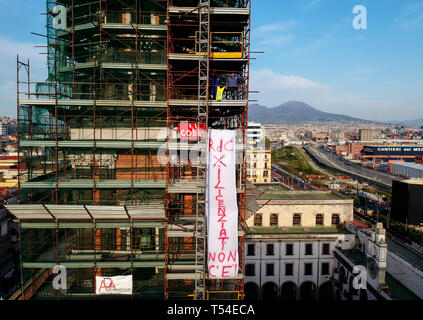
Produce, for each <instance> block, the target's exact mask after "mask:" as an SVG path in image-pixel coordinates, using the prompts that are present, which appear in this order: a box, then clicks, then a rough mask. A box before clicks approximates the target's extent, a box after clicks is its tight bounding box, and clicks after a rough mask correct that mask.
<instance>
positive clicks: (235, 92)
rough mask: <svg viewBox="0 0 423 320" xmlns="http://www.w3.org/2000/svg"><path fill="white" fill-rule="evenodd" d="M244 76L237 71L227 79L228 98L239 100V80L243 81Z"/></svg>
mask: <svg viewBox="0 0 423 320" xmlns="http://www.w3.org/2000/svg"><path fill="white" fill-rule="evenodd" d="M243 79H244V78H243V77H240V76H238V75H235V73H231V75H230V76H229V77H228V78H227V79H226V100H238V99H239V86H238V81H242V80H243Z"/></svg>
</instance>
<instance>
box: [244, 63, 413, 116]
mask: <svg viewBox="0 0 423 320" xmlns="http://www.w3.org/2000/svg"><path fill="white" fill-rule="evenodd" d="M250 89H251V90H252V91H259V92H260V93H259V94H254V95H252V97H251V98H252V99H257V100H258V103H260V104H262V105H265V106H267V107H275V106H278V105H280V104H282V103H284V102H286V101H289V100H297V101H302V102H305V103H307V104H309V105H311V106H313V107H315V108H317V109H319V110H321V111H325V112H331V113H337V114H346V115H349V116H352V117H358V118H362V119H370V120H375V121H387V120H392V119H395V118H397V119H407V118H410V119H411V118H413V117H421V115H420V116H419V114H418V113H417V112H419V111H418V110H419V105H420V103H419V102H418V101H411V102H410V101H408V102H407V101H399V100H398V99H388V98H387V97H384V99H380V98H377V97H366V96H362V95H360V94H358V93H355V92H346V91H341V90H337V89H336V88H334V87H333V86H331V85H329V84H326V83H322V82H318V81H313V80H310V79H307V78H305V77H301V76H296V75H283V74H278V73H275V72H274V71H272V70H270V69H262V70H253V71H252V72H251V85H250ZM407 108H409V109H408V110H407ZM420 109H421V107H420ZM413 112H416V113H414V114H413ZM407 113H408V115H407Z"/></svg>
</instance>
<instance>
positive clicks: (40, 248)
mask: <svg viewBox="0 0 423 320" xmlns="http://www.w3.org/2000/svg"><path fill="white" fill-rule="evenodd" d="M40 1H41V0H40ZM250 13H251V6H250V3H249V0H208V1H206V0H167V1H166V0H90V1H88V0H56V1H51V0H47V2H46V16H47V32H46V34H45V35H39V36H42V37H45V38H46V40H47V46H46V48H45V50H46V52H45V53H47V64H48V79H47V80H46V81H43V82H36V81H33V79H31V73H30V62H29V61H21V60H20V59H19V58H18V60H17V108H18V122H19V126H18V127H19V128H18V131H19V132H18V140H19V152H20V153H21V154H22V155H24V160H22V161H23V162H24V164H23V165H21V166H19V168H21V170H20V172H19V173H18V175H19V196H18V197H19V204H18V205H9V206H8V207H7V208H8V210H9V212H10V213H11V214H12V215H13V216H14V217H15V218H16V219H17V221H18V222H19V236H20V251H19V252H20V265H21V270H22V272H21V281H20V282H21V285H20V289H19V291H18V292H17V293H16V294H15V295H14V297H13V298H14V299H25V300H26V299H31V298H33V299H34V298H35V299H42V298H54V299H57V298H67V299H69V298H78V299H79V298H88V299H95V298H100V296H97V295H96V290H95V288H96V284H95V279H96V276H103V277H111V276H120V275H132V276H133V294H132V296H131V298H134V299H153V298H156V299H193V298H194V299H215V298H219V299H242V298H243V297H244V291H243V274H244V271H243V266H244V261H243V257H244V253H243V252H244V228H245V203H246V187H245V183H246V170H245V168H246V165H245V154H244V149H243V148H240V149H241V151H240V153H241V159H242V161H240V162H239V163H238V164H237V165H236V181H237V200H238V207H239V241H238V242H239V257H240V260H239V265H240V271H239V275H238V276H237V277H236V278H231V279H228V280H224V281H223V280H211V279H210V277H209V276H208V272H207V246H206V242H207V241H206V238H207V232H206V230H207V228H206V189H207V188H206V186H207V174H206V171H207V170H206V164H205V162H204V161H193V159H188V161H185V160H184V161H182V158H183V154H185V153H186V151H187V150H190V151H192V150H194V151H197V154H198V155H199V159H200V160H201V157H204V158H205V152H201V151H202V150H203V151H204V150H205V148H206V147H207V143H206V142H207V141H206V140H207V139H202V138H201V137H200V136H201V134H200V131H201V130H203V129H205V128H207V129H210V128H213V129H231V130H237V132H239V134H238V136H237V137H238V141H237V143H238V145H239V146H241V147H242V146H243V145H245V139H246V126H247V111H248V83H249V56H250ZM230 77H231V78H232V79H233V78H235V79H236V81H237V84H236V87H235V86H234V87H232V88H231V87H228V83H229V82H230V81H229V80H230V79H228V78H230ZM228 81H229V82H228ZM218 82H219V83H220V86H221V87H223V86H225V85H226V91H227V92H226V93H224V97H223V99H220V98H216V89H217V87H218ZM222 84H223V85H222ZM219 88H220V87H219ZM184 126H187V127H188V128H190V130H191V131H190V132H191V134H193V133H194V136H196V138H192V137H190V138H189V139H187V138H186V137H184V135H183V134H182V132H183V130H181V127H184ZM195 132H197V134H195ZM190 154H191V153H190ZM160 155H161V156H160ZM163 159H164V160H163ZM169 160H171V161H169ZM56 265H62V266H65V267H66V269H67V287H66V289H61V290H55V289H54V288H53V286H52V281H53V278H54V276H55V274H53V268H54V266H56Z"/></svg>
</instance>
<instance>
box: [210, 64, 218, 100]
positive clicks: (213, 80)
mask: <svg viewBox="0 0 423 320" xmlns="http://www.w3.org/2000/svg"><path fill="white" fill-rule="evenodd" d="M219 83H220V78H219V77H218V76H217V75H216V71H215V70H213V71H212V74H211V76H210V99H212V100H216V94H217V87H218V86H219Z"/></svg>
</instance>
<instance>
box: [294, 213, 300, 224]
mask: <svg viewBox="0 0 423 320" xmlns="http://www.w3.org/2000/svg"><path fill="white" fill-rule="evenodd" d="M292 224H293V225H294V226H300V225H301V214H299V213H294V216H293V221H292Z"/></svg>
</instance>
